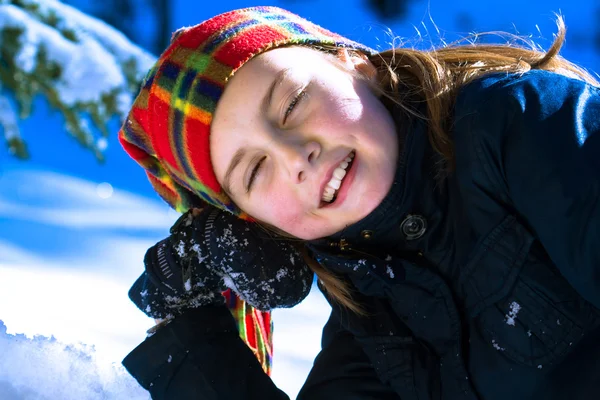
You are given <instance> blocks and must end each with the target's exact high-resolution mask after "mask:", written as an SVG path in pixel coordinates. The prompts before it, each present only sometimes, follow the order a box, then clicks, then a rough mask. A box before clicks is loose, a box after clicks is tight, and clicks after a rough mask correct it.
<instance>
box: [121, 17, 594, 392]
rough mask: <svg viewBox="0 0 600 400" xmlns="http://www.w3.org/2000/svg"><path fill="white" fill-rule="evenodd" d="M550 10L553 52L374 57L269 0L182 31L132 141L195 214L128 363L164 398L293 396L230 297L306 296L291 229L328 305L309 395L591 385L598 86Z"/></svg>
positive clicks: (139, 157) (149, 288)
mask: <svg viewBox="0 0 600 400" xmlns="http://www.w3.org/2000/svg"><path fill="white" fill-rule="evenodd" d="M558 23H559V35H558V37H557V39H556V41H555V42H554V44H553V45H552V47H551V48H550V50H549V51H548V52H547V53H539V52H537V51H534V50H527V49H523V48H519V47H514V46H506V45H505V46H493V45H474V44H469V45H464V46H459V45H456V46H448V47H444V48H440V49H437V50H434V51H429V52H421V51H416V50H411V49H392V50H388V51H385V52H381V53H375V52H373V51H372V50H370V49H368V48H366V47H364V46H362V45H360V44H358V43H354V42H351V41H349V40H347V39H345V38H343V37H340V36H338V35H335V34H333V33H331V32H328V31H326V30H324V29H322V28H320V27H318V26H315V25H313V24H311V23H310V22H308V21H306V20H304V19H302V18H300V17H298V16H295V15H293V14H291V13H289V12H286V11H284V10H281V9H277V8H272V7H257V8H250V9H244V10H237V11H232V12H230V13H226V14H223V15H219V16H217V17H214V18H212V19H210V20H208V21H205V22H203V23H201V24H200V25H197V26H195V27H191V28H186V29H183V30H180V31H179V32H178V33H177V34H176V35H175V37H174V38H173V41H172V43H171V45H170V46H169V48H168V49H167V50H166V51H165V52H164V53H163V55H162V56H161V58H160V59H159V61H158V62H157V64H156V66H155V67H154V68H153V69H152V70H151V71H150V73H149V75H148V78H147V80H146V82H145V84H144V87H143V89H142V91H141V93H140V95H139V97H138V98H137V100H136V102H135V104H134V106H133V109H132V111H131V113H130V115H129V118H128V120H127V123H126V124H125V125H124V127H123V129H122V130H121V132H120V139H121V142H122V144H123V146H124V147H125V150H126V151H127V152H128V153H129V154H130V155H131V156H132V157H133V158H134V159H135V160H136V161H138V162H139V163H140V164H141V165H142V166H143V167H144V168H145V169H146V171H147V173H148V175H149V177H150V180H151V182H152V184H153V185H154V187H155V188H156V190H157V191H158V192H159V193H160V194H161V195H162V196H163V197H164V198H165V200H166V201H167V202H169V203H170V204H171V205H172V206H174V207H175V208H176V209H177V210H180V211H182V212H183V211H186V210H190V209H192V208H194V207H197V208H201V209H203V210H202V211H199V212H194V213H192V212H188V213H186V214H185V215H184V217H182V218H181V219H180V220H179V221H178V223H177V224H176V225H175V226H174V228H173V230H172V236H171V237H169V238H168V239H166V240H165V241H163V242H160V243H159V244H158V245H157V246H155V247H153V248H152V249H150V250H149V252H148V254H147V256H146V259H145V264H146V272H145V273H144V274H143V275H142V276H141V277H140V279H139V280H138V282H136V284H135V285H134V287H133V288H132V290H131V292H130V296H131V298H132V300H134V302H135V303H136V304H137V305H138V306H139V307H140V308H142V309H143V310H144V311H145V312H146V313H147V314H148V315H151V316H153V317H155V318H165V317H167V318H166V320H165V321H164V322H162V323H161V324H159V325H158V326H157V328H156V329H155V330H154V334H153V335H152V336H151V337H149V338H147V339H146V340H145V341H144V342H143V343H142V344H141V345H140V346H139V347H138V348H136V349H135V350H134V351H133V352H132V353H131V354H130V355H129V356H128V357H127V358H126V359H125V360H124V365H125V366H126V367H127V368H128V370H129V371H130V372H131V373H132V374H133V375H134V376H135V377H136V378H137V379H138V381H139V382H140V383H141V384H142V386H144V387H145V388H146V389H148V390H149V391H150V393H151V394H152V396H153V398H156V399H188V398H190V399H191V398H194V399H199V398H206V399H217V398H218V399H264V398H267V399H287V396H286V395H285V394H284V393H282V392H281V391H280V390H278V389H277V388H276V387H275V386H274V385H273V382H272V381H271V380H270V378H269V377H268V375H267V374H265V373H264V372H263V370H262V369H261V368H260V364H259V363H258V362H257V361H256V359H255V358H254V357H253V355H252V352H251V351H250V350H249V349H248V346H245V345H244V344H243V342H242V341H241V340H240V339H239V338H238V336H237V331H236V329H235V324H234V320H233V319H232V317H231V314H230V313H228V312H227V309H226V308H225V307H224V306H223V305H222V297H221V296H218V293H219V292H220V291H221V290H223V289H224V288H225V287H226V286H227V287H230V288H233V289H234V290H236V291H237V292H238V293H239V295H240V296H241V297H242V298H243V299H244V300H246V301H248V302H249V303H250V304H251V305H254V306H257V307H258V308H260V309H270V308H273V307H277V306H289V305H292V304H294V303H296V302H297V301H299V300H301V299H302V298H303V297H304V296H305V295H306V291H307V290H306V287H307V286H308V285H307V282H310V273H308V272H307V270H306V268H305V267H303V266H302V267H301V263H300V262H299V260H298V257H297V253H296V251H295V250H293V246H297V247H298V248H299V249H301V250H302V251H303V252H304V253H305V260H306V264H307V265H308V266H310V268H311V269H312V271H314V272H315V273H316V274H317V275H318V277H319V285H320V287H321V289H322V290H323V291H324V293H325V294H326V297H327V298H328V299H329V300H330V303H331V304H332V309H333V311H332V315H331V318H330V320H329V322H328V323H327V325H326V326H325V328H324V331H323V341H322V343H323V349H322V352H321V353H320V354H319V356H318V357H317V358H316V360H315V364H314V367H313V370H312V372H311V374H310V375H309V377H308V379H307V381H306V384H305V386H304V388H303V389H302V391H301V392H300V395H299V398H302V399H331V398H335V399H338V398H339V399H401V400H413V399H444V400H447V399H452V400H453V399H481V400H504V399H513V400H517V399H565V398H567V397H569V398H573V399H592V398H597V396H598V393H600V392H599V391H600V364H599V363H598V360H600V251H599V250H598V248H597V247H595V245H594V243H598V240H599V239H600V224H599V223H600V207H598V201H599V196H600V182H599V177H600V156H599V151H600V133H599V131H600V89H599V88H598V83H597V82H596V81H595V80H594V79H593V78H592V77H591V76H590V75H589V74H587V73H586V72H584V71H583V70H582V69H580V68H578V67H576V66H574V65H573V64H571V63H569V62H568V61H566V60H564V59H562V58H560V57H559V56H558V55H557V54H558V51H559V49H560V47H561V45H562V42H563V41H564V36H565V30H564V26H563V23H562V20H560V19H559V20H558ZM217 210H226V211H229V212H230V214H228V213H223V212H218V211H217ZM238 217H239V219H237V218H238ZM258 225H260V226H262V227H266V228H267V229H268V230H269V231H271V232H276V233H277V236H279V237H281V238H297V239H301V241H298V240H296V241H295V242H291V241H290V242H287V243H286V242H284V241H275V240H268V239H267V238H266V235H264V234H263V235H261V234H260V233H259V232H260V231H258V230H257V228H256V226H258ZM250 315H252V316H254V318H255V319H254V321H255V324H257V326H259V327H260V326H263V327H264V326H266V324H265V323H264V321H263V323H262V325H261V323H260V318H261V317H262V315H261V314H259V313H254V314H250ZM238 320H239V319H238ZM256 321H258V322H256ZM241 334H242V336H243V337H244V338H245V339H246V341H247V342H248V344H250V345H251V346H252V347H254V348H255V349H256V348H257V346H256V343H254V341H253V339H252V338H249V337H248V336H247V335H246V336H244V331H242V332H241ZM265 337H266V336H265ZM267 340H268V337H267ZM266 347H267V348H268V346H266ZM256 353H257V354H259V356H260V351H256Z"/></svg>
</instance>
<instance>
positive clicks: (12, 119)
mask: <svg viewBox="0 0 600 400" xmlns="http://www.w3.org/2000/svg"><path fill="white" fill-rule="evenodd" d="M0 125H2V128H3V129H4V138H5V139H6V140H7V141H9V140H11V139H13V138H16V137H19V126H18V125H17V113H16V111H15V109H14V107H13V106H12V104H11V102H10V100H9V99H8V98H7V97H6V96H3V95H2V85H1V84H0Z"/></svg>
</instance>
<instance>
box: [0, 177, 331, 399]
mask: <svg viewBox="0 0 600 400" xmlns="http://www.w3.org/2000/svg"><path fill="white" fill-rule="evenodd" d="M175 217H176V216H175V215H174V214H172V213H170V212H169V211H168V210H167V209H166V207H164V206H163V205H162V204H161V203H159V202H158V201H157V202H154V201H152V200H149V199H147V198H144V197H141V196H138V195H134V194H131V193H126V192H122V191H119V190H117V189H111V188H110V187H109V186H108V185H107V184H97V183H93V182H90V181H86V180H82V179H77V178H73V177H70V176H67V175H60V174H56V173H52V172H47V171H9V172H6V173H5V174H4V175H3V177H2V179H1V180H0V221H4V222H0V227H1V226H2V225H4V226H5V227H8V226H9V225H10V226H12V227H13V228H12V230H13V231H14V232H15V235H16V236H19V235H20V234H21V233H19V232H18V230H17V229H15V228H14V226H15V225H14V224H21V225H31V224H36V225H37V226H38V228H37V231H38V232H43V231H44V230H45V231H46V235H47V239H48V240H55V239H56V237H59V238H61V241H63V242H65V243H64V246H65V248H64V249H63V251H61V249H60V246H58V247H59V248H58V249H56V247H57V246H56V245H53V247H55V249H54V250H57V251H54V252H53V253H52V254H48V253H47V252H46V251H45V250H44V245H43V243H31V246H28V247H29V248H25V247H17V246H15V245H14V244H12V243H11V242H10V241H8V240H3V241H0V316H1V317H0V318H1V320H2V321H3V324H2V325H0V354H2V357H1V358H0V399H2V400H23V399H40V400H42V399H43V400H46V399H47V400H59V399H60V400H71V399H73V400H96V399H111V400H112V399H115V400H116V399H119V400H120V399H132V400H134V399H147V398H148V394H147V393H146V392H145V391H144V390H143V389H141V388H140V387H139V386H137V383H136V382H135V381H134V380H133V379H132V378H131V377H130V376H129V375H128V374H127V373H126V371H124V369H123V368H122V366H121V365H120V361H121V359H122V358H123V357H124V356H125V355H126V354H127V353H128V352H129V351H130V350H132V349H133V348H134V347H135V346H136V345H137V344H138V343H139V342H141V341H142V340H143V339H144V337H145V331H146V329H147V328H148V327H150V326H151V325H152V321H151V320H150V319H148V318H147V317H146V316H144V315H143V314H142V313H141V312H139V311H138V310H137V309H136V308H135V307H134V306H133V304H132V303H130V302H129V299H128V298H127V290H128V288H129V286H130V284H131V283H132V282H133V281H134V279H135V278H136V277H137V276H138V275H139V274H140V273H141V271H142V264H141V260H142V258H143V254H144V252H145V250H146V249H147V248H148V247H149V246H150V245H152V244H153V243H154V242H156V241H157V240H158V239H160V237H161V236H162V233H164V232H166V231H167V229H168V227H169V226H170V225H171V224H172V221H174V218H175ZM140 227H141V228H140ZM84 231H85V235H82V232H84ZM83 237H85V239H84V240H82V238H83ZM40 239H41V240H44V235H41V237H40V235H39V233H38V239H37V240H40ZM67 249H68V251H67ZM328 311H329V306H328V305H327V303H326V302H325V300H324V299H323V298H322V296H320V294H319V293H318V291H317V290H316V289H315V290H314V291H313V292H312V294H311V295H310V297H309V298H308V299H307V300H306V301H305V302H303V303H302V304H301V305H300V306H298V307H296V308H295V309H292V310H277V311H276V312H275V314H274V321H275V348H276V354H275V359H274V364H275V366H274V372H273V378H274V380H275V382H276V384H277V385H278V386H279V387H280V388H282V389H283V390H284V391H285V392H286V393H288V394H289V395H290V396H291V397H293V396H295V394H296V393H297V392H298V390H299V388H300V386H301V384H302V382H303V381H304V379H305V377H306V376H307V374H308V370H309V369H310V367H311V365H312V361H313V359H314V356H315V355H316V353H317V352H318V350H319V348H320V333H321V328H322V326H323V324H324V322H325V319H326V317H327V316H328ZM20 333H25V334H26V335H27V336H24V335H19V334H20ZM34 335H43V336H38V337H33V336H34ZM49 337H53V338H50V339H49ZM81 343H83V344H81ZM50 371H51V372H50Z"/></svg>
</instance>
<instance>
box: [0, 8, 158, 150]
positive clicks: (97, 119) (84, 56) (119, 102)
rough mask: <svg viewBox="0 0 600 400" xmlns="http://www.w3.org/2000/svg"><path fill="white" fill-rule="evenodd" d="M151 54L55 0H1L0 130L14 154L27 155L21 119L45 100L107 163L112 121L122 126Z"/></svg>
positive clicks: (105, 25)
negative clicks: (35, 101)
mask: <svg viewBox="0 0 600 400" xmlns="http://www.w3.org/2000/svg"><path fill="white" fill-rule="evenodd" d="M154 59H155V58H154V56H152V55H150V54H148V53H147V52H145V51H144V50H142V49H140V48H139V47H137V46H136V45H134V44H132V43H131V42H130V41H129V40H128V39H127V38H126V37H125V36H124V35H123V34H121V33H120V32H119V31H117V30H115V29H114V28H111V27H110V26H108V25H107V24H105V23H104V22H102V21H100V20H97V19H95V18H92V17H90V16H88V15H86V14H84V13H81V12H80V11H77V10H76V9H74V8H72V7H70V6H67V5H65V4H63V3H60V2H58V1H56V0H0V127H2V130H3V132H4V137H5V139H6V143H7V146H8V150H9V152H10V153H11V154H13V155H15V156H16V157H18V158H23V159H25V158H27V157H28V156H29V154H28V151H27V146H26V143H25V141H24V139H23V137H22V135H21V132H20V130H19V127H18V120H19V119H23V118H27V117H28V116H29V115H30V114H31V111H32V110H31V107H32V103H33V99H34V97H35V96H37V95H42V96H43V97H44V98H45V99H46V100H47V101H48V103H49V104H50V105H51V106H52V107H53V108H55V109H57V110H59V111H60V112H61V113H62V114H63V115H64V118H65V128H66V130H67V132H68V133H69V134H71V135H72V136H73V137H74V138H75V139H76V140H77V141H78V142H79V143H80V144H81V145H83V146H84V147H85V148H87V149H89V150H90V151H92V152H93V154H94V155H95V156H96V158H97V159H98V160H99V161H103V160H104V157H103V150H104V149H105V148H106V144H107V141H106V138H107V137H108V135H109V132H108V129H107V123H108V122H109V121H110V120H111V119H113V118H115V117H116V118H119V119H120V120H123V119H124V117H125V116H126V113H127V112H128V110H129V107H130V106H131V103H132V101H133V97H134V96H135V94H136V93H137V91H138V90H139V85H140V82H141V81H142V79H143V77H144V75H145V73H146V71H148V69H149V68H150V67H151V65H152V63H153V62H154Z"/></svg>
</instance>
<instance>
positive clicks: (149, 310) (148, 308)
mask: <svg viewBox="0 0 600 400" xmlns="http://www.w3.org/2000/svg"><path fill="white" fill-rule="evenodd" d="M146 312H147V313H151V312H152V309H151V308H150V304H148V305H147V306H146Z"/></svg>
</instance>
